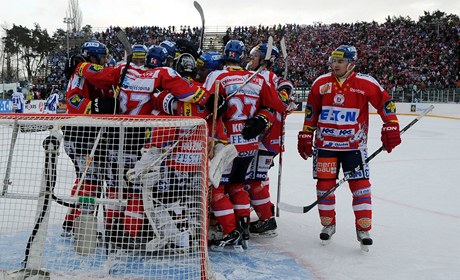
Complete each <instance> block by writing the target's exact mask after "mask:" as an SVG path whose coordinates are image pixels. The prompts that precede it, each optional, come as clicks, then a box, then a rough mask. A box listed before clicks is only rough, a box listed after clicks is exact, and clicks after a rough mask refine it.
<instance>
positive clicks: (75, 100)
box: [68, 94, 85, 109]
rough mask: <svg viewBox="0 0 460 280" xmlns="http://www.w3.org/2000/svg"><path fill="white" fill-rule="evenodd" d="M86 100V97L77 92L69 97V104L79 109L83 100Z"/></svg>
mask: <svg viewBox="0 0 460 280" xmlns="http://www.w3.org/2000/svg"><path fill="white" fill-rule="evenodd" d="M84 100H85V97H83V96H82V95H80V94H76V95H74V96H72V97H70V98H69V99H68V101H69V105H70V106H72V107H74V108H77V109H79V108H80V106H81V104H82V103H83V101H84Z"/></svg>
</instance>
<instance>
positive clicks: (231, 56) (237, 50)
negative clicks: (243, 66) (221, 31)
mask: <svg viewBox="0 0 460 280" xmlns="http://www.w3.org/2000/svg"><path fill="white" fill-rule="evenodd" d="M243 57H244V43H243V42H241V41H239V40H230V41H228V42H227V44H226V45H225V49H224V61H234V62H238V63H241V61H242V59H243Z"/></svg>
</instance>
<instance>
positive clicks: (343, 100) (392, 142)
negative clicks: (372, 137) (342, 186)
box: [297, 45, 401, 245]
mask: <svg viewBox="0 0 460 280" xmlns="http://www.w3.org/2000/svg"><path fill="white" fill-rule="evenodd" d="M357 58H358V52H357V50H356V48H355V47H353V46H348V45H342V46H339V47H338V48H337V49H335V50H334V51H333V52H332V54H331V56H330V57H329V63H330V67H331V72H330V73H327V74H324V75H322V76H320V77H318V78H317V79H316V80H315V81H314V82H313V85H312V89H311V92H310V94H309V95H308V100H307V106H306V109H305V121H304V125H303V129H302V131H300V132H299V135H298V146H297V147H298V152H299V154H300V156H301V157H302V158H303V159H305V160H306V159H307V158H308V157H311V156H313V177H314V178H315V179H317V184H316V189H317V196H318V197H320V196H321V195H322V194H323V193H324V192H326V191H327V190H329V189H330V188H331V187H332V186H334V185H335V183H336V179H337V176H338V173H339V169H340V167H341V168H342V169H343V171H344V173H345V174H346V173H350V172H351V170H353V169H355V168H356V167H357V166H361V170H360V171H359V172H357V173H356V174H354V175H353V176H352V177H351V178H350V179H349V181H348V182H349V187H350V190H351V192H352V195H353V202H352V204H353V211H354V214H355V226H356V234H357V238H358V241H359V242H360V243H361V244H362V245H371V244H372V239H371V237H370V235H369V231H370V230H371V226H372V208H371V183H370V182H369V167H368V165H367V164H365V163H364V162H365V159H366V157H367V134H368V128H369V103H370V104H371V105H372V106H373V107H374V108H375V109H377V113H378V114H379V115H380V117H381V118H382V120H383V127H382V135H381V140H382V143H383V146H384V147H385V149H386V150H387V152H388V153H390V152H391V151H392V150H393V149H394V148H395V147H396V146H398V145H399V144H400V143H401V137H400V134H399V124H398V118H397V116H396V107H395V104H394V102H393V100H392V99H391V97H390V95H389V94H388V92H387V91H385V90H384V89H383V88H382V87H381V86H380V84H379V83H378V82H377V81H376V80H375V79H374V78H373V77H371V76H369V75H366V74H361V73H356V72H354V71H353V70H354V68H355V63H356V61H357ZM313 146H315V149H313ZM318 210H319V215H320V218H321V224H322V225H323V226H324V227H323V230H322V231H321V235H320V238H321V240H329V239H330V238H331V236H332V235H333V234H334V233H335V230H336V226H335V225H336V219H335V195H334V193H331V194H330V195H329V196H327V197H326V198H325V199H324V200H322V201H320V202H319V204H318Z"/></svg>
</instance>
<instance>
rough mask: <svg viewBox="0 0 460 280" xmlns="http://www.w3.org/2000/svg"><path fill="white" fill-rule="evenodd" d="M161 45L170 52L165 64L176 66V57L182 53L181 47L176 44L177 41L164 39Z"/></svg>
mask: <svg viewBox="0 0 460 280" xmlns="http://www.w3.org/2000/svg"><path fill="white" fill-rule="evenodd" d="M159 46H160V47H163V48H165V49H166V51H167V52H168V56H167V58H166V63H165V64H164V66H168V67H171V68H172V67H173V66H174V59H175V58H176V57H177V56H179V55H180V52H179V49H178V48H177V46H176V43H174V42H172V41H169V40H164V41H163V42H161V43H160V45H159Z"/></svg>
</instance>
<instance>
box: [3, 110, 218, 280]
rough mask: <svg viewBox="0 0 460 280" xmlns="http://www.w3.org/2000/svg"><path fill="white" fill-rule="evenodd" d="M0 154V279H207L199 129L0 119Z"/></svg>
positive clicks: (204, 154) (172, 121)
mask: <svg viewBox="0 0 460 280" xmlns="http://www.w3.org/2000/svg"><path fill="white" fill-rule="evenodd" d="M0 143H1V147H2V153H1V155H0V158H1V159H0V177H1V178H2V179H3V181H2V182H3V186H2V192H1V195H0V278H2V277H3V278H5V279H19V278H21V277H22V278H26V277H30V276H40V277H42V278H44V279H81V278H82V277H87V278H88V279H93V278H98V279H99V278H100V279H106V277H107V279H112V278H122V279H127V278H130V279H131V278H133V279H211V278H213V273H212V270H211V267H210V264H209V258H208V251H207V222H208V221H207V217H208V214H207V211H208V205H207V203H208V197H207V195H208V127H207V124H206V121H205V120H203V119H199V118H192V117H153V116H152V117H149V116H145V117H144V116H142V117H141V116H132V117H131V116H109V115H99V116H97V115H87V116H81V115H27V114H3V115H0ZM18 277H19V278H18ZM3 278H2V279H3Z"/></svg>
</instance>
